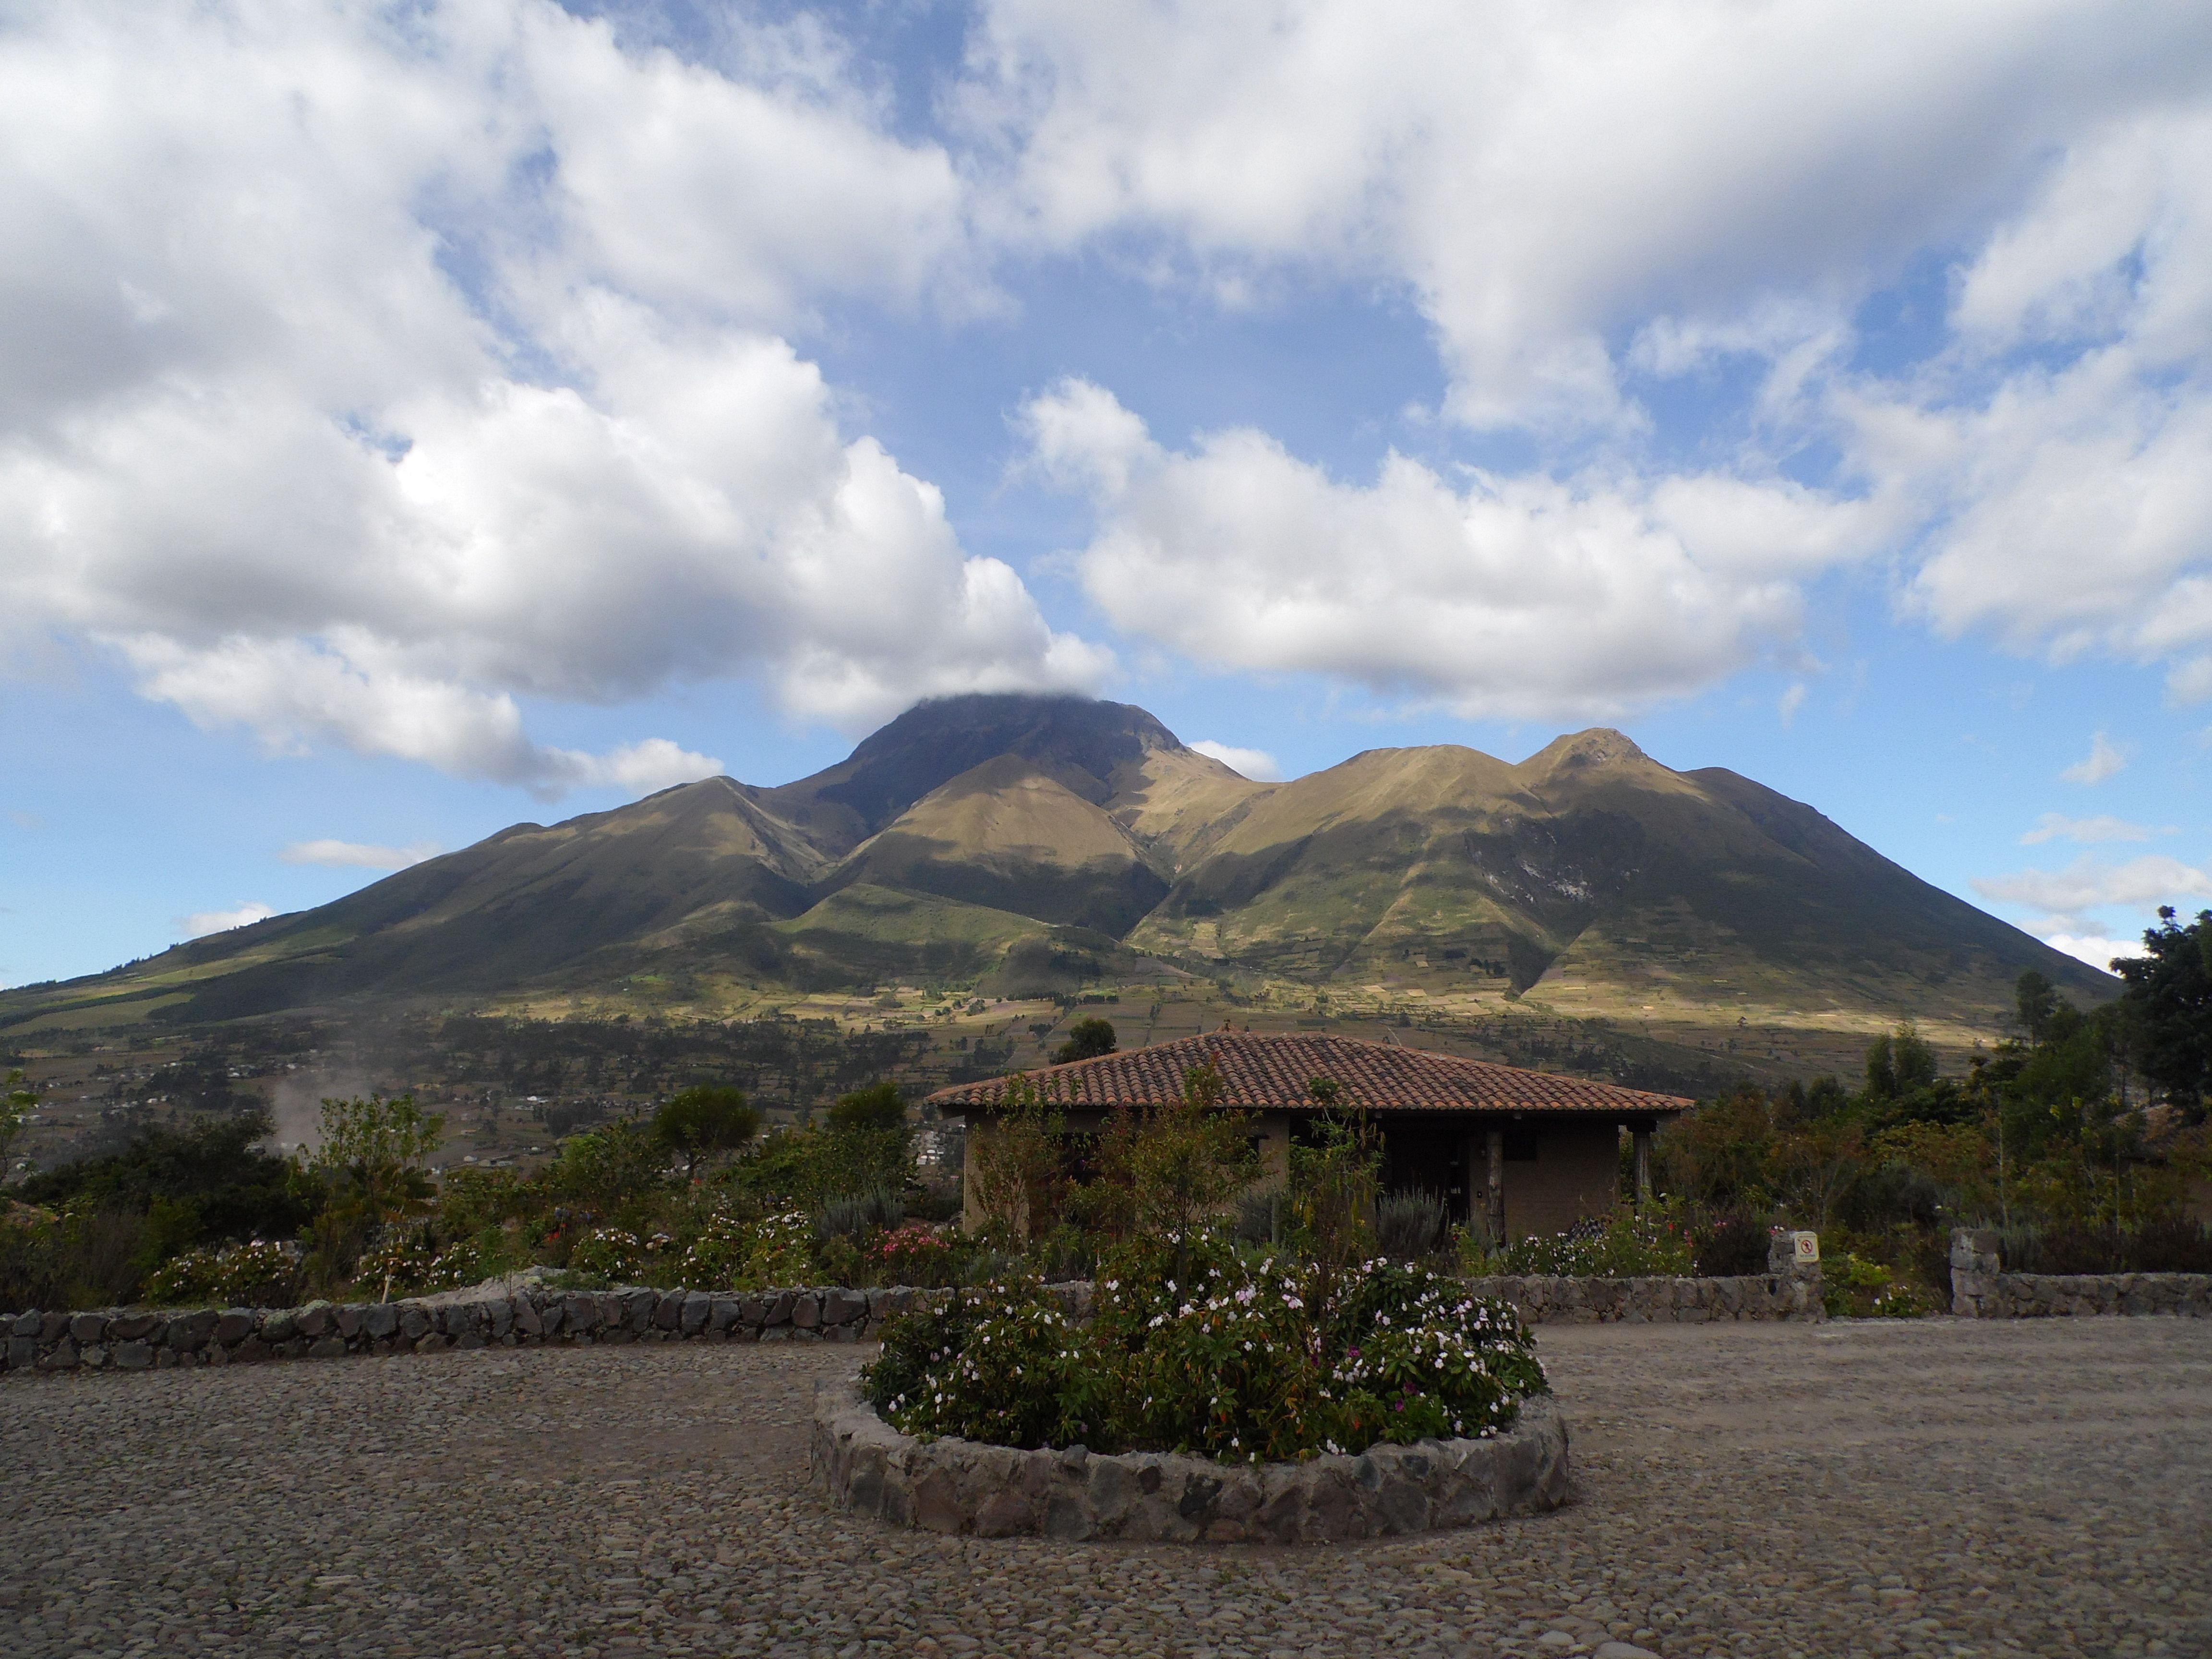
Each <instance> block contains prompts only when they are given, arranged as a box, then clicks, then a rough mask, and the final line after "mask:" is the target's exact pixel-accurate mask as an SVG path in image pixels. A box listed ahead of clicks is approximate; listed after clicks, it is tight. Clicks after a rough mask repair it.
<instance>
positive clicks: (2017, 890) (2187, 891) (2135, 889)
mask: <svg viewBox="0 0 2212 1659" xmlns="http://www.w3.org/2000/svg"><path fill="white" fill-rule="evenodd" d="M1973 886H1974V890H1975V891H1976V892H1978V893H1979V894H1980V895H1981V896H1983V897H1984V898H1986V899H1991V900H1994V901H1996V902H1999V903H2003V904H2016V905H2021V906H2024V907H2026V908H2029V909H2032V910H2035V911H2038V912H2040V913H2041V914H2042V915H2045V916H2048V917H2050V918H2051V919H2052V922H2053V925H2054V926H2056V927H2060V928H2062V929H2063V930H2064V931H2067V932H2080V931H2082V930H2081V927H2080V925H2079V923H2080V919H2081V917H2082V916H2084V915H2087V913H2088V912H2090V911H2092V910H2096V909H2100V908H2103V907H2105V906H2106V905H2124V906H2127V907H2129V908H2132V909H2136V910H2140V911H2142V912H2144V913H2146V914H2148V912H2150V911H2151V910H2153V909H2154V908H2156V907H2157V906H2159V905H2161V904H2172V903H2174V902H2176V901H2177V900H2179V899H2182V898H2185V897H2190V898H2204V897H2212V875H2208V874H2207V873H2206V872H2204V871H2203V870H2202V869H2199V868H2197V866H2193V865H2187V864H2184V863H2183V862H2182V861H2181V860H2179V859H2173V858H2167V857H2166V856H2164V855H2163V854H2145V855H2144V856H2142V857H2141V858H2135V859H2130V860H2128V861H2127V862H2126V863H2125V864H2101V863H2099V862H2098V861H2097V860H2094V859H2093V858H2091V857H2090V856H2089V855H2088V854H2083V855H2082V856H2081V857H2080V858H2078V859H2076V860H2075V861H2074V862H2073V863H2072V864H2070V865H2069V866H2067V867H2066V868H2065V869H2063V870H2022V871H2020V872H2016V873H2015V874H2013V875H2008V876H1991V877H1987V878H1977V879H1976V880H1975V882H1974V884H1973Z"/></svg>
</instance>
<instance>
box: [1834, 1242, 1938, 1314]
mask: <svg viewBox="0 0 2212 1659" xmlns="http://www.w3.org/2000/svg"><path fill="white" fill-rule="evenodd" d="M1820 1300H1821V1304H1822V1306H1824V1307H1825V1308H1826V1310H1827V1312H1828V1316H1829V1317H1830V1318H1831V1319H1918V1318H1921V1317H1923V1316H1925V1315H1928V1314H1931V1313H1934V1312H1936V1311H1937V1308H1936V1295H1935V1293H1934V1292H1933V1291H1930V1290H1929V1288H1928V1286H1926V1285H1920V1284H1916V1283H1914V1282H1913V1281H1912V1280H1911V1279H1907V1278H1902V1277H1900V1276H1899V1274H1898V1273H1897V1271H1896V1270H1895V1269H1894V1268H1893V1267H1886V1266H1885V1265H1883V1264H1882V1263H1881V1262H1879V1261H1872V1260H1870V1259H1869V1258H1868V1257H1865V1256H1862V1255H1854V1254H1852V1253H1851V1252H1850V1251H1849V1250H1844V1251H1840V1252H1838V1254H1836V1255H1833V1256H1832V1257H1830V1258H1829V1259H1828V1260H1827V1261H1823V1262H1822V1263H1821V1264H1820Z"/></svg>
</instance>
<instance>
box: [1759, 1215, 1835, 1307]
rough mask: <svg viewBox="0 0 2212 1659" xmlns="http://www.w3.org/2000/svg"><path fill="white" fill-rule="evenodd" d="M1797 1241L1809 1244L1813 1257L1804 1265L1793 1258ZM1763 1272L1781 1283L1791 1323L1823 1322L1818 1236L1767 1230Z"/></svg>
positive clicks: (1790, 1230)
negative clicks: (1808, 1242)
mask: <svg viewBox="0 0 2212 1659" xmlns="http://www.w3.org/2000/svg"><path fill="white" fill-rule="evenodd" d="M1800 1237H1804V1238H1809V1239H1811V1240H1813V1256H1812V1260H1811V1261H1806V1260H1804V1259H1803V1258H1802V1257H1801V1256H1800V1255H1798V1254H1797V1241H1798V1239H1799V1238H1800ZM1766 1271H1767V1273H1769V1274H1770V1275H1771V1276H1772V1277H1774V1278H1776V1279H1780V1280H1781V1281H1782V1284H1783V1289H1784V1295H1785V1298H1786V1300H1787V1302H1788V1304H1789V1312H1788V1314H1787V1315H1785V1317H1787V1318H1792V1319H1825V1318H1826V1317H1827V1310H1826V1302H1825V1300H1824V1292H1825V1291H1826V1288H1827V1287H1826V1282H1825V1281H1824V1280H1823V1279H1822V1277H1821V1273H1820V1236H1819V1235H1818V1234H1816V1233H1802V1234H1801V1233H1800V1232H1799V1231H1797V1230H1796V1229H1795V1228H1792V1227H1776V1228H1772V1229H1771V1230H1770V1231H1768V1233H1767V1236H1766Z"/></svg>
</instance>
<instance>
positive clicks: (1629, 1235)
mask: <svg viewBox="0 0 2212 1659" xmlns="http://www.w3.org/2000/svg"><path fill="white" fill-rule="evenodd" d="M1759 1240H1760V1242H1759V1249H1760V1252H1761V1254H1760V1256H1759V1271H1760V1272H1761V1273H1764V1272H1765V1270H1766V1257H1765V1248H1766V1246H1765V1233H1764V1232H1763V1231H1762V1232H1761V1233H1760V1235H1759ZM1470 1255H1471V1258H1472V1259H1471V1260H1470V1261H1469V1264H1468V1266H1469V1271H1470V1272H1472V1273H1477V1274H1486V1273H1506V1274H1559V1275H1562V1276H1565V1277H1571V1278H1593V1279H1635V1278H1642V1277H1645V1276H1652V1275H1657V1276H1668V1277H1672V1276H1680V1275H1683V1274H1686V1273H1690V1272H1691V1271H1692V1267H1693V1266H1694V1265H1695V1261H1694V1255H1693V1249H1692V1238H1691V1235H1690V1234H1689V1233H1688V1232H1687V1231H1686V1230H1685V1229H1684V1228H1683V1226H1682V1225H1681V1223H1680V1220H1679V1219H1678V1218H1676V1217H1674V1216H1673V1215H1649V1214H1639V1213H1638V1212H1635V1211H1632V1210H1617V1211H1615V1212H1613V1214H1612V1215H1610V1216H1607V1217H1605V1218H1601V1219H1599V1220H1595V1221H1589V1222H1584V1223H1583V1224H1582V1225H1579V1226H1577V1227H1572V1228H1570V1229H1569V1230H1568V1231H1565V1232H1563V1233H1552V1234H1537V1235H1532V1236H1531V1237H1527V1238H1522V1239H1517V1240H1516V1241H1515V1242H1514V1243H1511V1244H1509V1245H1508V1246H1506V1247H1505V1248H1504V1249H1502V1250H1490V1251H1484V1250H1481V1249H1474V1250H1472V1251H1471V1252H1470Z"/></svg>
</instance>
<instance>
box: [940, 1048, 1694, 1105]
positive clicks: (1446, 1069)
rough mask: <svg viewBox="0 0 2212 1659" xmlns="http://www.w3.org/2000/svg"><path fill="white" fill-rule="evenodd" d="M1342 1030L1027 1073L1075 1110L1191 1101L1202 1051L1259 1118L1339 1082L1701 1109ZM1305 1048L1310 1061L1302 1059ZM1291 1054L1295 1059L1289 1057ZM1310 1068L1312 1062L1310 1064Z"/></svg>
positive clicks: (1104, 1057)
mask: <svg viewBox="0 0 2212 1659" xmlns="http://www.w3.org/2000/svg"><path fill="white" fill-rule="evenodd" d="M1386 1036H1387V1038H1388V1040H1386V1041H1384V1042H1376V1041H1375V1040H1374V1039H1373V1038H1371V1037H1363V1036H1352V1035H1350V1034H1348V1033H1344V1032H1337V1031H1253V1030H1241V1031H1240V1030H1234V1029H1231V1028H1228V1027H1226V1026H1225V1029H1223V1030H1215V1031H1194V1032H1192V1033H1191V1034H1190V1035H1189V1036H1180V1037H1170V1038H1169V1039H1168V1040H1167V1041H1165V1042H1155V1043H1149V1044H1146V1045H1145V1046H1144V1047H1141V1048H1122V1049H1116V1050H1115V1052H1114V1053H1112V1054H1094V1055H1092V1056H1091V1057H1090V1058H1088V1059H1085V1060H1065V1061H1061V1062H1060V1063H1059V1064H1056V1065H1048V1066H1037V1067H1035V1068H1033V1070H1031V1071H1030V1072H1028V1073H1022V1074H1021V1075H1025V1076H1029V1077H1031V1078H1033V1079H1037V1080H1039V1081H1042V1080H1044V1079H1052V1080H1053V1081H1052V1085H1051V1086H1052V1087H1053V1088H1054V1090H1055V1091H1057V1092H1059V1094H1060V1097H1061V1098H1062V1099H1063V1100H1064V1101H1066V1103H1069V1104H1071V1105H1085V1104H1087V1105H1090V1106H1093V1107H1109V1106H1115V1105H1131V1106H1145V1105H1156V1104H1162V1103H1166V1102H1168V1101H1170V1100H1176V1099H1180V1098H1182V1091H1183V1078H1184V1074H1185V1073H1186V1072H1187V1071H1188V1069H1189V1068H1188V1066H1187V1065H1186V1064H1184V1063H1183V1062H1184V1060H1185V1059H1186V1058H1187V1057H1188V1056H1189V1055H1190V1054H1191V1052H1192V1050H1193V1049H1195V1050H1196V1051H1197V1052H1198V1053H1199V1054H1202V1055H1203V1056H1204V1057H1205V1063H1206V1064H1209V1065H1212V1066H1214V1067H1215V1069H1217V1070H1218V1071H1219V1072H1221V1073H1222V1074H1223V1082H1224V1085H1225V1100H1224V1103H1225V1105H1228V1106H1231V1107H1233V1108H1240V1109H1255V1110H1311V1109H1315V1103H1314V1102H1313V1101H1312V1100H1311V1098H1310V1096H1309V1094H1308V1093H1307V1085H1308V1084H1309V1083H1310V1081H1311V1080H1312V1079H1313V1078H1315V1077H1317V1076H1322V1075H1328V1076H1329V1077H1330V1078H1331V1079H1332V1080H1333V1081H1334V1082H1335V1083H1337V1084H1338V1085H1339V1087H1340V1099H1341V1101H1342V1103H1344V1104H1346V1105H1347V1106H1352V1107H1357V1108H1359V1109H1364V1110H1374V1111H1402V1110H1420V1109H1427V1110H1462V1111H1492V1112H1495V1111H1513V1112H1525V1111H1553V1112H1583V1113H1607V1114H1613V1115H1626V1116H1650V1115H1653V1114H1657V1113H1667V1114H1672V1113H1675V1112H1679V1111H1681V1110H1683V1109H1686V1107H1688V1106H1689V1105H1690V1104H1691V1103H1690V1102H1689V1101H1687V1100H1686V1099H1684V1098H1682V1097H1680V1096H1676V1095H1663V1094H1659V1093H1656V1092H1654V1091H1647V1090H1642V1089H1630V1088H1626V1087H1624V1086H1622V1085H1619V1084H1614V1083H1600V1082H1595V1081H1593V1080H1590V1079H1583V1078H1574V1077H1569V1076H1566V1075H1565V1074H1563V1073H1556V1072H1540V1071H1534V1070H1531V1069H1529V1068H1528V1067H1525V1066H1510V1065H1506V1064H1504V1063H1503V1062H1501V1061H1498V1060H1481V1059H1477V1058H1476V1057H1474V1056H1473V1055H1470V1054H1449V1053H1446V1052H1443V1051H1441V1050H1437V1049H1431V1048H1415V1047H1413V1045H1411V1044H1409V1043H1401V1042H1398V1041H1397V1039H1396V1036H1395V1033H1389V1032H1388V1030H1387V1028H1386ZM1299 1049H1304V1051H1305V1052H1304V1054H1303V1055H1301V1054H1297V1050H1299ZM1285 1050H1289V1051H1291V1052H1290V1053H1288V1054H1285V1052H1284V1051H1285ZM1301 1061H1303V1063H1301ZM1010 1080H1011V1079H1010V1078H1008V1077H1000V1078H994V1079H982V1080H979V1081H976V1082H973V1083H965V1084H956V1085H952V1086H951V1087H950V1088H945V1089H940V1090H939V1091H936V1092H935V1093H933V1094H932V1095H931V1096H930V1097H929V1098H930V1100H931V1101H933V1102H934V1103H938V1104H939V1105H940V1106H942V1107H944V1108H945V1109H949V1110H951V1111H954V1112H961V1111H963V1109H965V1108H971V1107H972V1108H988V1107H989V1106H991V1105H992V1104H994V1103H995V1101H996V1100H997V1099H998V1098H999V1097H1001V1096H1003V1095H1004V1093H1005V1092H1006V1088H1007V1086H1008V1085H1009V1082H1010Z"/></svg>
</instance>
